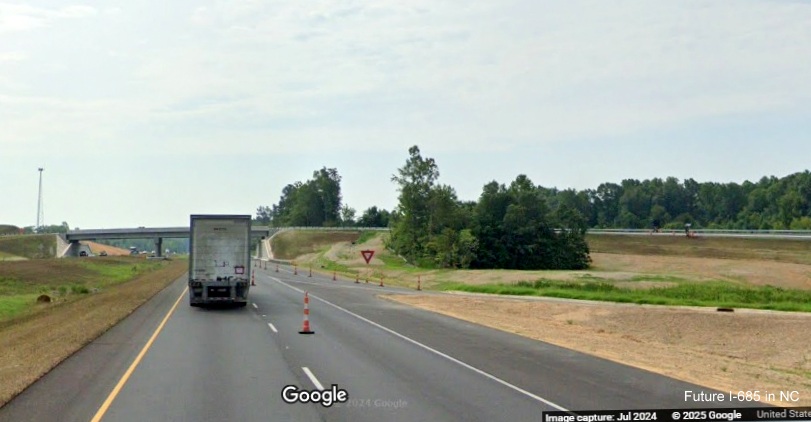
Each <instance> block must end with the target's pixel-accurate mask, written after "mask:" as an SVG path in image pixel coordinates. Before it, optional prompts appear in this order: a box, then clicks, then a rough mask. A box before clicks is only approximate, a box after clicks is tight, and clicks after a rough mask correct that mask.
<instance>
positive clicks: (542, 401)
mask: <svg viewBox="0 0 811 422" xmlns="http://www.w3.org/2000/svg"><path fill="white" fill-rule="evenodd" d="M270 278H271V279H273V280H274V281H276V282H277V283H279V284H281V285H283V286H287V287H289V288H291V289H293V290H296V291H298V292H299V293H304V290H301V289H299V288H296V287H293V286H291V285H289V284H287V283H285V282H283V281H281V280H279V279H278V278H276V277H270ZM309 296H310V297H311V298H313V299H315V300H317V301H319V302H323V303H326V304H327V305H329V306H332V307H333V308H335V309H337V310H339V311H343V312H345V313H347V314H349V315H352V316H353V317H355V318H357V319H359V320H361V321H364V322H366V323H369V324H371V325H373V326H375V327H377V328H380V329H381V330H383V331H385V332H387V333H389V334H391V335H394V336H396V337H399V338H401V339H403V340H405V341H407V342H409V343H411V344H414V345H416V346H419V347H421V348H423V349H425V350H427V351H429V352H431V353H434V354H436V355H438V356H441V357H443V358H445V359H448V360H449V361H451V362H453V363H456V364H458V365H461V366H463V367H465V368H467V369H470V370H471V371H473V372H475V373H477V374H479V375H482V376H484V377H485V378H489V379H491V380H493V381H495V382H497V383H499V384H501V385H503V386H505V387H507V388H510V389H512V390H515V391H517V392H519V393H521V394H523V395H525V396H527V397H530V398H532V399H535V400H537V401H539V402H541V403H544V404H546V405H548V406H552V407H554V408H556V409H559V410H561V411H564V412H568V411H569V409H566V408H565V407H563V406H560V405H558V404H555V403H553V402H551V401H549V400H546V399H545V398H543V397H541V396H538V395H536V394H532V393H530V392H529V391H527V390H524V389H523V388H521V387H518V386H517V385H513V384H510V383H509V382H507V381H504V380H503V379H501V378H499V377H497V376H495V375H493V374H490V373H489V372H485V371H483V370H481V369H479V368H476V367H475V366H473V365H470V364H467V363H465V362H462V361H461V360H459V359H456V358H455V357H453V356H450V355H448V354H445V353H442V352H440V351H439V350H436V349H434V348H432V347H430V346H427V345H425V344H422V343H420V342H418V341H417V340H414V339H412V338H410V337H406V336H404V335H402V334H400V333H398V332H397V331H394V330H392V329H390V328H386V327H384V326H382V325H380V324H378V323H376V322H374V321H372V320H370V319H367V318H364V317H362V316H360V315H358V314H356V313H354V312H352V311H350V310H348V309H344V308H342V307H340V306H338V305H336V304H334V303H332V302H329V301H327V300H324V299H321V298H320V297H318V296H315V295H313V294H310V295H309ZM307 371H309V370H307V369H306V368H305V372H307ZM321 389H322V390H323V388H321Z"/></svg>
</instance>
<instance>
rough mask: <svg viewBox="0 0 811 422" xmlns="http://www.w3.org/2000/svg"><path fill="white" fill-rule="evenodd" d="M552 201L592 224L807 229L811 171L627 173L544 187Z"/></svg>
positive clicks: (809, 225) (810, 219) (810, 214)
mask: <svg viewBox="0 0 811 422" xmlns="http://www.w3.org/2000/svg"><path fill="white" fill-rule="evenodd" d="M545 191H546V196H547V198H548V201H549V202H550V203H551V204H553V205H554V204H566V205H568V206H569V207H572V208H574V209H576V210H577V211H578V212H579V213H580V214H581V215H582V216H584V217H585V218H586V220H587V222H588V225H589V227H592V228H652V227H653V226H658V227H662V228H669V229H676V228H683V227H684V225H685V224H691V225H692V227H693V228H708V229H746V230H786V229H792V230H808V229H811V173H809V172H808V170H806V171H804V172H802V173H795V174H792V175H789V176H786V177H782V178H777V177H774V176H772V177H763V178H761V179H760V180H759V181H758V182H756V183H753V182H750V181H745V182H743V183H741V184H738V183H716V182H705V183H699V182H696V181H695V180H693V179H686V180H684V181H681V182H680V181H679V179H677V178H675V177H668V178H666V179H664V180H663V179H660V178H654V179H650V180H643V181H639V180H635V179H626V180H623V181H622V183H620V184H616V183H603V184H601V185H600V186H598V187H597V189H586V190H582V191H575V190H572V189H568V190H557V189H545Z"/></svg>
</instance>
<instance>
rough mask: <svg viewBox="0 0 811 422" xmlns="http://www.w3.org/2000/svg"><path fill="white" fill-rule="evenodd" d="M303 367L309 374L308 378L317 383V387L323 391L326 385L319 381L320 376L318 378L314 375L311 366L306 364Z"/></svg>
mask: <svg viewBox="0 0 811 422" xmlns="http://www.w3.org/2000/svg"><path fill="white" fill-rule="evenodd" d="M301 369H302V370H303V371H304V373H305V374H306V375H307V378H309V379H310V381H312V382H313V384H314V385H315V388H317V389H319V390H322V391H323V390H324V386H323V385H321V383H320V382H319V381H318V378H316V377H315V375H313V372H312V371H310V368H308V367H306V366H302V367H301Z"/></svg>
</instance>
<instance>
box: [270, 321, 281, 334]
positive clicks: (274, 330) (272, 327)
mask: <svg viewBox="0 0 811 422" xmlns="http://www.w3.org/2000/svg"><path fill="white" fill-rule="evenodd" d="M268 327H270V329H271V330H272V331H273V332H274V333H278V332H279V330H277V329H276V327H274V326H273V324H271V323H269V322H268Z"/></svg>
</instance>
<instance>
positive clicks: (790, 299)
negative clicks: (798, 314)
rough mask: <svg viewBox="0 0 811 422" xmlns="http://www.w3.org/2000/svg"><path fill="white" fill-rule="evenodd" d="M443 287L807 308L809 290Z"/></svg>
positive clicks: (605, 284)
mask: <svg viewBox="0 0 811 422" xmlns="http://www.w3.org/2000/svg"><path fill="white" fill-rule="evenodd" d="M441 288H442V289H444V290H457V291H464V292H472V293H489V294H501V295H517V296H545V297H556V298H567V299H580V300H594V301H604V302H619V303H636V304H649V305H669V306H711V307H724V308H752V309H769V310H778V311H802V312H811V292H809V291H802V290H793V289H782V288H779V287H771V286H765V287H743V286H736V285H732V284H730V283H727V282H722V281H711V282H692V281H683V282H679V283H677V285H676V286H663V287H653V288H645V289H635V288H629V287H618V286H616V285H615V284H613V283H611V282H609V281H608V280H606V281H597V280H589V281H585V282H582V283H577V282H569V281H559V280H543V279H541V280H537V281H535V282H527V281H519V282H517V283H513V284H485V285H468V284H462V283H448V284H444V285H442V286H441Z"/></svg>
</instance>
